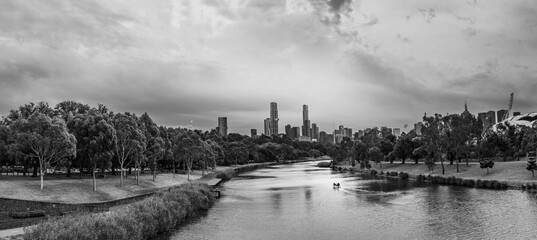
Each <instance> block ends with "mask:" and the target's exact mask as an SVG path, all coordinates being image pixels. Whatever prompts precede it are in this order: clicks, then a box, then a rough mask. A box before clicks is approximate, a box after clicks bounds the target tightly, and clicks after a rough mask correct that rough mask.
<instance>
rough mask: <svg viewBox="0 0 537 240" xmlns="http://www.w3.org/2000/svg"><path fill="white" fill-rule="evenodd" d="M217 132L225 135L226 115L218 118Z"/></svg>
mask: <svg viewBox="0 0 537 240" xmlns="http://www.w3.org/2000/svg"><path fill="white" fill-rule="evenodd" d="M218 134H219V135H220V136H222V137H225V136H227V117H219V118H218Z"/></svg>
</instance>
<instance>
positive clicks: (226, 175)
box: [216, 169, 235, 180]
mask: <svg viewBox="0 0 537 240" xmlns="http://www.w3.org/2000/svg"><path fill="white" fill-rule="evenodd" d="M216 177H217V178H220V179H222V180H230V179H232V178H233V177H235V170H233V169H227V170H224V171H222V172H219V173H217V174H216Z"/></svg>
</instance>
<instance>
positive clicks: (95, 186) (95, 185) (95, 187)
mask: <svg viewBox="0 0 537 240" xmlns="http://www.w3.org/2000/svg"><path fill="white" fill-rule="evenodd" d="M91 175H93V191H94V192H95V191H97V180H95V168H93V169H92V174H91Z"/></svg>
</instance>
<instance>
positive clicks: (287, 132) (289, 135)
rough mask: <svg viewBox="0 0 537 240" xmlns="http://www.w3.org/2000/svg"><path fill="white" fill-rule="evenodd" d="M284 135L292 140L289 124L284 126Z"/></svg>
mask: <svg viewBox="0 0 537 240" xmlns="http://www.w3.org/2000/svg"><path fill="white" fill-rule="evenodd" d="M285 135H286V136H287V137H289V138H292V137H291V124H287V125H285Z"/></svg>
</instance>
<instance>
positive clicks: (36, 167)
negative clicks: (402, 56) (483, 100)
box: [32, 162, 39, 177]
mask: <svg viewBox="0 0 537 240" xmlns="http://www.w3.org/2000/svg"><path fill="white" fill-rule="evenodd" d="M38 168H39V163H38V162H34V170H33V171H32V177H37V169H38Z"/></svg>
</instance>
